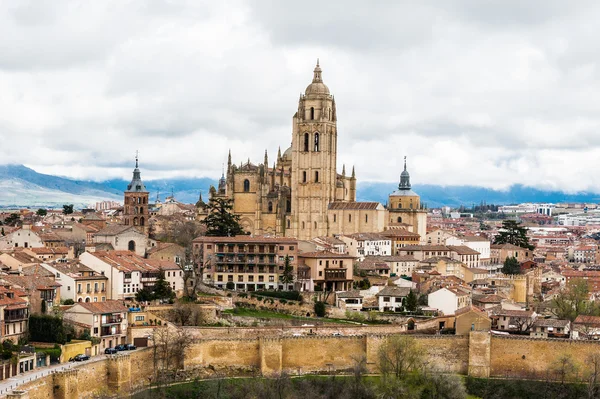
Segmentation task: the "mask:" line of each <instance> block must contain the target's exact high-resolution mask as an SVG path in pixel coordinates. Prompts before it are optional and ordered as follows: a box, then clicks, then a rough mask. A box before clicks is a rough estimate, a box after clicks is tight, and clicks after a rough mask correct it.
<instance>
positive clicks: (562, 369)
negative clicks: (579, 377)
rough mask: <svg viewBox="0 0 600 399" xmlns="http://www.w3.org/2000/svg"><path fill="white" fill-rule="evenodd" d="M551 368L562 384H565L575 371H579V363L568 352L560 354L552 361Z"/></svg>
mask: <svg viewBox="0 0 600 399" xmlns="http://www.w3.org/2000/svg"><path fill="white" fill-rule="evenodd" d="M550 368H551V370H552V371H553V372H554V374H555V375H556V377H557V379H558V380H559V381H560V383H561V384H564V383H565V381H568V380H569V379H570V378H571V377H572V376H573V375H574V374H575V373H577V370H578V369H579V367H578V366H577V364H575V362H574V361H573V358H572V357H571V355H569V354H566V353H565V354H562V355H559V356H558V357H557V358H556V359H555V360H554V362H552V364H551V366H550Z"/></svg>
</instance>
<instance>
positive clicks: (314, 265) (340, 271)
mask: <svg viewBox="0 0 600 399" xmlns="http://www.w3.org/2000/svg"><path fill="white" fill-rule="evenodd" d="M298 258H299V264H303V265H306V266H308V267H309V268H310V278H311V280H312V283H313V285H314V287H315V289H320V290H325V291H347V290H349V289H350V288H352V281H353V279H352V277H353V262H354V260H355V258H354V257H353V256H350V255H345V254H336V253H333V252H327V251H319V252H304V253H301V254H299V255H298ZM317 287H318V288H317Z"/></svg>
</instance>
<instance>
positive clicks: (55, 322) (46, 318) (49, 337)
mask: <svg viewBox="0 0 600 399" xmlns="http://www.w3.org/2000/svg"><path fill="white" fill-rule="evenodd" d="M29 340H30V341H37V342H57V343H59V344H64V343H66V342H67V334H66V332H65V328H64V325H63V321H62V318H60V317H57V316H52V315H30V316H29Z"/></svg>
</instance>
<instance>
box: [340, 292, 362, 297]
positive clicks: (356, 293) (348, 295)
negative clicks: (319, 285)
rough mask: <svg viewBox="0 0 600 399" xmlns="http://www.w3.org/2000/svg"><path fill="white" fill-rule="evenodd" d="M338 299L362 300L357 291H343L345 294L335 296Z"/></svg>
mask: <svg viewBox="0 0 600 399" xmlns="http://www.w3.org/2000/svg"><path fill="white" fill-rule="evenodd" d="M337 297H338V298H362V297H363V296H362V295H360V292H358V291H345V292H340V293H338V294H337Z"/></svg>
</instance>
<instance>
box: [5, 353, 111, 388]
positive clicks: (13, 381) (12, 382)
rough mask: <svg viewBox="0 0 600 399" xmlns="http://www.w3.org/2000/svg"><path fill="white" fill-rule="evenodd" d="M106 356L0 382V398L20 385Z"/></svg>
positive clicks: (31, 372) (30, 372) (53, 367)
mask: <svg viewBox="0 0 600 399" xmlns="http://www.w3.org/2000/svg"><path fill="white" fill-rule="evenodd" d="M105 358H106V355H100V356H94V357H92V358H91V359H90V360H86V361H83V362H68V363H62V364H54V365H51V366H48V367H40V368H38V369H35V370H32V371H28V372H27V373H23V374H19V375H16V376H14V377H11V378H7V379H6V380H3V381H0V396H4V395H6V394H7V393H9V392H10V391H12V390H14V389H18V387H19V386H20V385H23V384H25V383H27V382H30V381H33V380H35V379H38V378H41V377H44V376H47V375H48V374H52V373H54V372H56V371H62V370H68V369H73V368H77V367H78V366H79V365H83V364H86V363H90V362H97V361H99V360H102V359H105Z"/></svg>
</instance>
